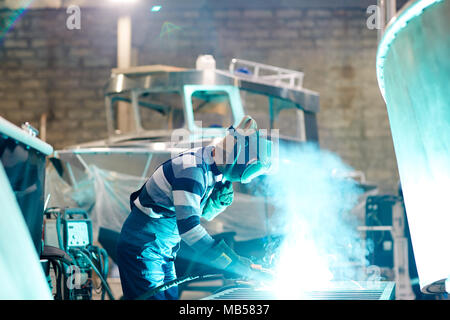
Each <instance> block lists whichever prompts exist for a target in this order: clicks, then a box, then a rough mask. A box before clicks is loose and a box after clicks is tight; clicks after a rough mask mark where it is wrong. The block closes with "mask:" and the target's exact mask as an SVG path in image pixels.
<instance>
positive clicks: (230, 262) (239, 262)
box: [206, 240, 253, 279]
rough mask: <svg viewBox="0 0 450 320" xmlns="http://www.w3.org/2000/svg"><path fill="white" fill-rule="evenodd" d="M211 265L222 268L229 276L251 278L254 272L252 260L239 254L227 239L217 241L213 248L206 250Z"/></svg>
mask: <svg viewBox="0 0 450 320" xmlns="http://www.w3.org/2000/svg"><path fill="white" fill-rule="evenodd" d="M206 255H207V256H208V258H209V260H210V263H211V265H212V266H213V267H214V268H217V269H222V270H223V271H224V272H225V276H226V277H228V278H233V277H238V278H242V279H250V278H251V275H252V273H253V270H252V267H251V266H252V264H253V263H252V261H251V260H250V259H247V258H245V257H242V256H239V255H238V254H237V253H236V252H234V251H233V250H232V249H231V248H230V247H229V246H228V245H227V244H226V243H225V241H223V240H221V241H220V242H217V243H216V244H215V245H214V246H213V247H212V248H210V249H209V250H207V251H206Z"/></svg>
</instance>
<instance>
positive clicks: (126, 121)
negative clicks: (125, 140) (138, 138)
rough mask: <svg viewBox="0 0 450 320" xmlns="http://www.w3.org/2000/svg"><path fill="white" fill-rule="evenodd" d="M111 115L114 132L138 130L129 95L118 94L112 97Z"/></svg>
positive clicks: (123, 132) (121, 132)
mask: <svg viewBox="0 0 450 320" xmlns="http://www.w3.org/2000/svg"><path fill="white" fill-rule="evenodd" d="M111 116H112V119H111V120H112V126H113V129H114V134H127V133H132V132H136V122H135V119H134V113H133V108H132V106H131V99H130V98H129V97H128V96H127V95H124V94H122V95H117V96H115V97H113V98H112V99H111Z"/></svg>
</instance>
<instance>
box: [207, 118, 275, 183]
mask: <svg viewBox="0 0 450 320" xmlns="http://www.w3.org/2000/svg"><path fill="white" fill-rule="evenodd" d="M272 144H273V143H272V141H270V140H269V139H267V137H263V136H262V135H260V131H259V130H258V129H257V124H256V121H255V120H254V119H252V118H251V117H250V116H245V117H244V118H243V119H242V120H241V122H240V123H239V125H238V126H237V127H236V128H233V127H232V126H231V127H230V128H229V129H228V133H227V135H226V136H225V137H224V138H223V139H222V140H221V141H219V143H217V144H216V148H215V150H216V151H215V156H214V159H215V161H216V165H217V166H218V168H219V170H220V171H221V172H222V174H223V178H224V180H226V181H231V182H240V183H249V182H250V181H251V180H252V179H254V178H256V177H257V176H259V175H262V174H264V173H266V172H267V171H268V170H269V168H270V166H271V164H272V161H271V155H272Z"/></svg>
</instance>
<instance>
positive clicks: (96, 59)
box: [0, 6, 398, 191]
mask: <svg viewBox="0 0 450 320" xmlns="http://www.w3.org/2000/svg"><path fill="white" fill-rule="evenodd" d="M10 15H11V12H10V11H7V10H2V11H0V24H2V26H1V29H0V30H2V31H3V30H5V28H6V26H5V23H6V22H7V17H8V16H10ZM117 16H118V13H117V12H116V11H114V10H113V9H105V8H103V9H98V8H97V9H96V8H82V17H81V30H68V29H67V28H66V24H65V22H66V18H67V14H66V12H65V10H64V9H35V10H29V11H27V12H25V13H24V14H22V16H21V17H20V19H18V21H17V22H16V23H15V24H14V25H13V27H12V28H11V29H10V30H9V31H8V32H6V33H5V35H4V37H3V41H2V43H1V44H0V115H1V116H3V117H5V118H6V119H8V120H10V121H12V122H14V123H16V124H20V123H22V122H24V121H31V122H32V124H34V125H35V126H39V118H40V116H41V114H43V113H47V114H48V127H47V135H48V139H47V140H48V142H49V143H50V144H52V145H53V146H54V147H55V148H60V147H62V146H64V145H69V144H74V143H77V142H83V141H89V140H94V139H100V138H104V137H105V134H106V132H105V131H106V125H105V122H104V119H105V113H104V105H103V91H102V90H103V86H104V84H105V82H106V80H107V78H108V77H109V72H110V69H111V68H112V67H114V66H115V65H116V36H117V34H116V19H117ZM366 19H367V15H366V12H365V8H361V7H358V8H356V7H355V8H351V7H346V8H339V7H332V8H331V7H330V8H327V7H321V8H315V7H312V8H308V7H305V6H303V7H302V8H294V9H288V8H283V7H280V8H276V7H270V8H267V9H262V10H259V9H236V8H214V9H201V8H197V9H189V8H182V9H178V10H177V9H176V8H174V9H172V10H167V12H165V11H164V10H163V11H161V12H159V13H157V14H155V13H150V12H149V11H148V10H140V11H139V10H137V11H135V12H133V47H135V48H136V49H137V51H138V61H139V65H145V64H168V65H175V66H180V67H194V66H195V59H196V57H197V56H198V55H199V54H205V53H207V54H213V55H214V56H215V58H216V61H217V66H218V67H219V68H226V67H227V65H228V63H229V61H230V60H231V58H233V57H238V58H242V59H247V60H253V61H258V62H262V63H268V64H273V65H276V66H280V67H284V68H290V69H296V70H302V71H304V72H305V79H304V86H305V87H306V88H309V89H312V90H315V91H318V92H319V93H320V99H321V111H320V113H319V115H318V124H319V137H320V143H321V145H322V146H323V147H324V148H327V149H330V150H332V151H335V152H337V153H338V154H339V155H340V156H341V157H342V158H343V159H344V160H345V161H346V162H347V163H349V164H350V165H351V166H353V167H354V168H355V169H357V170H362V171H363V172H364V173H365V174H366V176H367V178H368V179H369V180H370V181H374V182H376V183H378V184H379V185H380V186H381V188H382V189H383V190H386V191H392V190H394V189H395V187H396V184H397V179H398V175H397V168H396V162H395V155H394V151H393V145H392V140H391V136H390V131H389V122H388V118H387V114H386V109H385V106H384V103H383V100H382V97H381V95H380V93H379V90H378V85H377V80H376V74H375V55H376V47H377V31H376V30H369V29H367V28H366ZM171 24H172V25H171ZM173 25H176V26H178V27H179V28H176V29H175V30H174V31H172V32H169V33H167V32H164V31H166V30H167V27H169V28H170V26H173ZM0 34H1V33H0Z"/></svg>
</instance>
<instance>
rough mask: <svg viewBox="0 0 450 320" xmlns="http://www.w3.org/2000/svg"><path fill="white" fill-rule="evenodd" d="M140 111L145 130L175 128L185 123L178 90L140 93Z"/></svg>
mask: <svg viewBox="0 0 450 320" xmlns="http://www.w3.org/2000/svg"><path fill="white" fill-rule="evenodd" d="M139 112H140V117H141V124H142V128H143V129H144V130H173V129H178V128H182V127H183V125H184V113H183V105H182V98H181V95H180V94H179V93H178V92H160V93H144V94H142V95H140V96H139Z"/></svg>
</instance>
